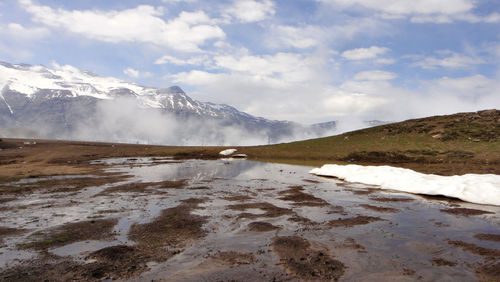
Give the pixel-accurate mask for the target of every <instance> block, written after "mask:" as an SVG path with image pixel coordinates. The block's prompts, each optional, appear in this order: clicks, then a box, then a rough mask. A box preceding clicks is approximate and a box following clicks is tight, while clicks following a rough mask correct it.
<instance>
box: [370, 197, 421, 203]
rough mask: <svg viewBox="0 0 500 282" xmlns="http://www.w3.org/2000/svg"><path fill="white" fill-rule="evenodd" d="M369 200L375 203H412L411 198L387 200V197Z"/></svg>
mask: <svg viewBox="0 0 500 282" xmlns="http://www.w3.org/2000/svg"><path fill="white" fill-rule="evenodd" d="M370 200H372V201H377V202H412V201H415V199H412V198H388V197H370Z"/></svg>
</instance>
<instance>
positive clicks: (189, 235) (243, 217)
mask: <svg viewBox="0 0 500 282" xmlns="http://www.w3.org/2000/svg"><path fill="white" fill-rule="evenodd" d="M77 167H80V166H77ZM85 167H86V168H85V170H81V171H74V172H73V174H67V175H64V176H45V177H41V176H40V177H31V178H29V177H28V178H26V177H18V178H16V179H10V180H5V179H4V180H5V181H4V182H3V183H0V191H1V194H0V196H1V198H0V199H1V201H0V240H1V241H0V280H7V281H35V280H47V281H68V280H83V281H100V280H103V279H114V280H132V281H144V280H155V281H157V280H159V281H162V280H165V281H200V280H208V281H232V280H236V281H310V280H318V281H319V280H322V281H324V280H329V281H336V280H338V281H367V280H370V281H382V280H388V279H390V280H395V281H415V280H420V281H436V280H439V281H458V280H460V281H464V280H466V281H475V280H481V279H482V280H486V281H498V280H500V274H499V266H500V239H499V238H500V207H495V206H481V205H475V204H468V203H464V202H460V201H456V200H449V199H443V198H439V197H437V198H428V197H421V196H417V195H411V194H406V193H397V192H389V191H384V190H379V189H374V188H373V187H368V186H363V185H360V184H352V183H344V182H340V181H338V180H333V179H327V178H319V177H315V176H312V175H309V174H308V170H309V169H310V168H308V167H300V166H290V165H279V164H269V163H260V162H253V161H246V160H183V161H179V160H175V159H172V158H161V157H158V156H156V157H150V158H115V159H104V160H97V161H95V160H94V161H89V162H88V163H87V164H86V166H85Z"/></svg>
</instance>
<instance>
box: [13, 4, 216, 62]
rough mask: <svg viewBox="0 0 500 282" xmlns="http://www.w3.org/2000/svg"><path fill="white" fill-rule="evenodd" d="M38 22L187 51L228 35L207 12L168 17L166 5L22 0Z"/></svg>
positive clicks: (108, 39)
mask: <svg viewBox="0 0 500 282" xmlns="http://www.w3.org/2000/svg"><path fill="white" fill-rule="evenodd" d="M19 2H20V3H21V5H22V7H23V8H24V9H25V10H26V11H28V12H29V13H30V14H31V15H32V19H33V21H35V22H38V23H41V24H44V25H46V26H49V27H51V28H58V29H63V30H66V31H68V32H71V33H75V34H81V35H84V36H86V37H87V38H90V39H94V40H100V41H105V42H111V43H121V42H139V43H148V44H154V45H158V46H166V47H169V48H172V49H175V50H179V51H185V52H197V51H200V45H203V44H204V43H205V42H206V41H208V40H211V39H221V38H224V37H225V33H224V31H223V30H222V29H221V28H220V27H218V26H217V25H215V24H213V23H212V20H211V19H210V18H209V17H208V16H207V15H206V14H205V13H204V12H203V11H196V12H181V13H180V14H179V16H178V17H177V18H174V19H171V20H169V21H167V22H166V21H164V20H163V19H162V18H161V16H163V9H162V8H159V7H157V8H155V7H153V6H147V5H141V6H138V7H136V8H132V9H126V10H121V11H116V10H110V11H100V10H72V11H69V10H64V9H53V8H51V7H49V6H39V5H36V4H33V2H32V1H31V0H19Z"/></svg>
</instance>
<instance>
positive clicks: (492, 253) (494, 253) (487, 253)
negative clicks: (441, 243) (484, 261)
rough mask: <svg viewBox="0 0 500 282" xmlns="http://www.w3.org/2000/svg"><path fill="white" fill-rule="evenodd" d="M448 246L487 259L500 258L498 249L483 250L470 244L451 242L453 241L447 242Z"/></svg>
mask: <svg viewBox="0 0 500 282" xmlns="http://www.w3.org/2000/svg"><path fill="white" fill-rule="evenodd" d="M448 244H450V245H452V246H455V247H459V248H461V249H462V250H464V251H467V252H470V253H473V254H476V255H480V256H483V257H489V258H500V250H498V249H488V248H483V247H480V246H477V245H474V244H471V243H467V242H464V241H458V240H456V241H453V240H448Z"/></svg>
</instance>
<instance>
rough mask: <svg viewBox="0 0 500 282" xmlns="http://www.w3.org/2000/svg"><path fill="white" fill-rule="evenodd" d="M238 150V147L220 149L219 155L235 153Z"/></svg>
mask: <svg viewBox="0 0 500 282" xmlns="http://www.w3.org/2000/svg"><path fill="white" fill-rule="evenodd" d="M236 151H238V150H236V149H226V150H224V151H220V153H219V155H222V156H229V155H231V154H234V152H236Z"/></svg>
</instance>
